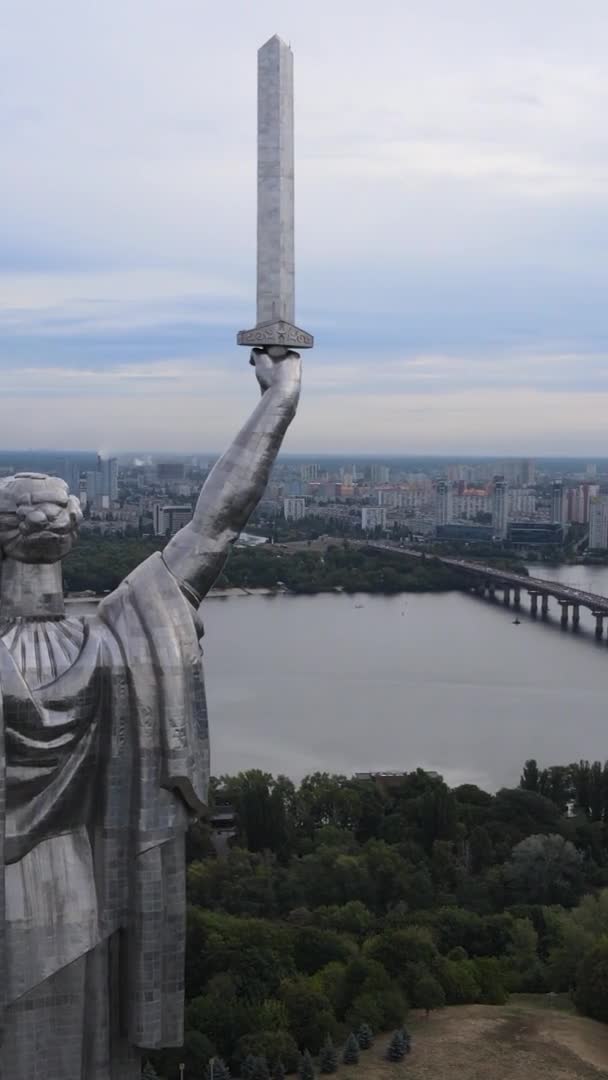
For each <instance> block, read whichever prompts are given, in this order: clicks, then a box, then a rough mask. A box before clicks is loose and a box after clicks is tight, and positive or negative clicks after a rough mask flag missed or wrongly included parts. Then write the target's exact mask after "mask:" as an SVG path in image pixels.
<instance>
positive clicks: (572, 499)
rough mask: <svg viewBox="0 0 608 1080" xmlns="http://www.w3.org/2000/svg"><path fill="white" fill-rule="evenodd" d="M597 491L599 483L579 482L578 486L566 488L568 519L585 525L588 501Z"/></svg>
mask: <svg viewBox="0 0 608 1080" xmlns="http://www.w3.org/2000/svg"><path fill="white" fill-rule="evenodd" d="M599 493H600V489H599V484H579V485H578V487H574V488H568V510H567V519H568V521H573V522H577V523H578V524H580V525H586V524H587V522H588V521H589V504H590V501H591V499H593V498H595V496H596V495H599Z"/></svg>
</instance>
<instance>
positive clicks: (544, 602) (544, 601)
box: [540, 593, 549, 619]
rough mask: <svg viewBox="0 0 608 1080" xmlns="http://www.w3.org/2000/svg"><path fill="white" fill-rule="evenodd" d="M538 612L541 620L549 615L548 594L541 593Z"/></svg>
mask: <svg viewBox="0 0 608 1080" xmlns="http://www.w3.org/2000/svg"><path fill="white" fill-rule="evenodd" d="M540 611H541V615H542V617H543V619H546V618H547V616H548V614H549V594H548V593H543V595H542V597H541V602H540Z"/></svg>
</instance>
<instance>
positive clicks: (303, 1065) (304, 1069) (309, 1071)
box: [298, 1050, 315, 1080]
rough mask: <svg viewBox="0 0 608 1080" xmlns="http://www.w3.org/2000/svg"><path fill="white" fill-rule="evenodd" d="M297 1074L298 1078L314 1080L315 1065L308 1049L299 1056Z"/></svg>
mask: <svg viewBox="0 0 608 1080" xmlns="http://www.w3.org/2000/svg"><path fill="white" fill-rule="evenodd" d="M298 1076H299V1078H300V1080H315V1067H314V1064H313V1060H312V1058H311V1056H310V1054H309V1052H308V1050H305V1051H304V1053H303V1054H302V1057H301V1058H300V1067H299V1069H298Z"/></svg>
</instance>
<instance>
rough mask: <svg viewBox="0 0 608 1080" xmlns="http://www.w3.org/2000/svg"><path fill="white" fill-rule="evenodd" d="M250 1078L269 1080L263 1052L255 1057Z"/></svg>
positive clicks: (252, 1079)
mask: <svg viewBox="0 0 608 1080" xmlns="http://www.w3.org/2000/svg"><path fill="white" fill-rule="evenodd" d="M251 1080H270V1069H269V1068H268V1062H267V1060H266V1058H265V1057H264V1055H263V1054H261V1055H260V1056H259V1057H256V1059H255V1065H254V1067H253V1072H252V1074H251Z"/></svg>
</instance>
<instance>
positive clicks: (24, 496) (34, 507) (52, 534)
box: [0, 472, 82, 563]
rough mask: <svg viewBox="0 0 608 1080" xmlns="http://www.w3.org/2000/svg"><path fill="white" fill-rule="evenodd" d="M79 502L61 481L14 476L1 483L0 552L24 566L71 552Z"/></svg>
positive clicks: (79, 514) (79, 516) (39, 475)
mask: <svg viewBox="0 0 608 1080" xmlns="http://www.w3.org/2000/svg"><path fill="white" fill-rule="evenodd" d="M81 521H82V511H81V509H80V503H79V501H78V499H77V498H76V497H75V496H74V495H70V493H69V490H68V486H67V484H66V483H65V481H64V480H61V479H60V478H59V477H57V476H44V475H43V474H42V473H27V472H23V473H17V474H16V475H15V476H9V477H7V479H5V480H0V553H1V556H2V558H5V559H7V558H8V559H16V560H17V561H18V562H24V563H54V562H58V561H59V560H60V559H63V558H65V556H66V555H67V554H68V552H69V551H71V549H72V545H73V543H74V539H75V536H76V534H77V532H78V526H79V525H80V522H81Z"/></svg>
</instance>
